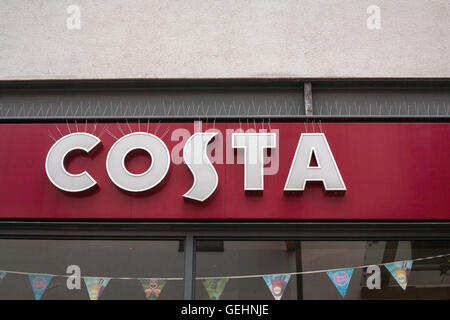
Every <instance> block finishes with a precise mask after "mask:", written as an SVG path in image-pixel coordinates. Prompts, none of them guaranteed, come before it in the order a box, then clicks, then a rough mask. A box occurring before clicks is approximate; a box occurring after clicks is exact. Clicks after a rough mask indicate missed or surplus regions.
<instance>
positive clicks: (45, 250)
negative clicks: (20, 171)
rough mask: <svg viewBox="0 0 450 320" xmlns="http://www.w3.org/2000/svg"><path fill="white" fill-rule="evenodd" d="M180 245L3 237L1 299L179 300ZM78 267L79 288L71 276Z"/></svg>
mask: <svg viewBox="0 0 450 320" xmlns="http://www.w3.org/2000/svg"><path fill="white" fill-rule="evenodd" d="M179 248H180V245H179V241H159V240H158V241H154V240H142V241H141V240H140V241H134V240H133V241H131V240H35V239H33V240H18V239H14V240H13V239H1V240H0V272H3V273H2V274H0V276H1V275H3V277H2V279H1V280H0V299H27V300H33V299H40V300H41V299H42V300H48V299H80V300H86V299H90V298H91V299H101V300H109V299H136V300H145V299H147V295H148V298H149V299H152V298H158V299H161V300H164V299H183V288H184V284H183V272H184V252H183V251H180V250H179ZM69 266H72V267H71V268H70V270H69V273H66V271H68V270H67V268H68V267H69ZM77 268H79V270H80V272H81V278H80V282H79V284H80V286H79V288H76V284H77V283H76V280H75V279H74V278H73V277H72V278H69V276H70V275H73V274H74V273H73V272H74V271H73V270H76V269H77ZM144 278H145V279H144ZM68 282H70V284H68ZM74 286H75V287H74ZM88 286H89V290H88ZM69 287H72V288H71V289H70V288H69Z"/></svg>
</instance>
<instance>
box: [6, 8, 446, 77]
mask: <svg viewBox="0 0 450 320" xmlns="http://www.w3.org/2000/svg"><path fill="white" fill-rule="evenodd" d="M70 5H77V6H78V7H79V9H80V20H79V21H80V29H72V30H71V29H69V28H68V27H67V19H68V18H71V17H72V18H73V16H72V14H68V13H67V8H68V7H69V6H70ZM371 5H376V6H378V7H379V8H380V29H374V30H370V29H369V28H368V27H367V19H368V17H369V16H370V14H368V13H367V8H368V7H369V6H371ZM449 16H450V2H449V1H448V0H434V1H433V0H414V1H411V0H396V1H392V0H370V1H366V0H345V1H344V0H277V1H274V0H272V1H271V0H253V1H252V0H250V1H242V0H221V1H216V0H190V1H169V0H130V1H121V0H95V1H92V0H89V1H88V0H45V1H44V0H26V1H25V0H1V1H0V80H20V79H109V78H154V79H166V78H167V79H170V78H186V79H197V78H449V77H450V58H449V57H450V55H449V52H450V38H449V35H448V32H449V30H450V19H449V18H448V17H449ZM71 21H72V22H73V20H71ZM72 26H73V24H72Z"/></svg>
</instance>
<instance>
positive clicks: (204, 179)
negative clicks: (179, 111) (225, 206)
mask: <svg viewBox="0 0 450 320" xmlns="http://www.w3.org/2000/svg"><path fill="white" fill-rule="evenodd" d="M216 135H217V132H199V133H194V134H193V135H192V136H191V137H190V138H189V139H188V141H186V144H185V146H184V148H183V158H184V162H185V163H186V165H187V166H188V168H189V170H191V172H192V175H193V176H194V183H193V184H192V187H191V188H190V189H189V191H188V192H186V193H185V194H184V195H183V197H185V198H188V199H192V200H196V201H205V200H206V199H208V198H209V197H210V196H211V195H212V194H213V192H214V191H215V190H216V188H217V184H218V182H219V177H218V176H217V172H216V169H214V166H213V165H212V163H211V161H209V158H208V155H207V153H206V148H207V147H208V143H209V141H210V140H211V139H212V138H213V137H214V136H216Z"/></svg>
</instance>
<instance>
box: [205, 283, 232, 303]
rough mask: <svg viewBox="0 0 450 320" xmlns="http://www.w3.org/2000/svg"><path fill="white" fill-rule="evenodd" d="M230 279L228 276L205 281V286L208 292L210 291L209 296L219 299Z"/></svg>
mask: <svg viewBox="0 0 450 320" xmlns="http://www.w3.org/2000/svg"><path fill="white" fill-rule="evenodd" d="M228 280H229V279H228V278H219V279H207V280H205V281H203V285H204V286H205V289H206V292H208V295H209V298H210V299H212V300H219V299H220V296H221V295H222V292H223V290H224V289H225V286H226V285H227V282H228Z"/></svg>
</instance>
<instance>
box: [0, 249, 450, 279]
mask: <svg viewBox="0 0 450 320" xmlns="http://www.w3.org/2000/svg"><path fill="white" fill-rule="evenodd" d="M444 257H450V253H447V254H440V255H436V256H429V257H422V258H416V259H406V260H408V261H413V262H417V261H425V260H431V259H437V258H444ZM403 261H404V260H398V261H393V262H385V263H373V264H368V265H362V266H356V267H342V268H335V269H322V270H311V271H299V272H282V273H266V274H251V275H240V276H213V277H196V278H195V279H196V280H209V279H222V278H227V279H246V278H261V277H265V276H274V275H280V274H283V275H290V276H292V275H304V274H315V273H325V272H330V271H337V270H341V269H364V268H367V267H369V266H386V265H389V264H393V263H400V262H403ZM0 271H2V272H5V273H10V274H21V275H40V276H51V277H63V278H69V277H71V278H76V277H80V278H96V277H97V278H101V277H100V276H95V277H93V276H84V275H83V276H81V275H80V276H77V275H70V274H50V273H39V272H22V271H11V270H4V269H1V268H0ZM102 277H103V276H102ZM104 278H108V279H111V280H150V279H158V280H184V278H183V277H172V278H164V277H148V278H132V277H109V276H105V277H104Z"/></svg>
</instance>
